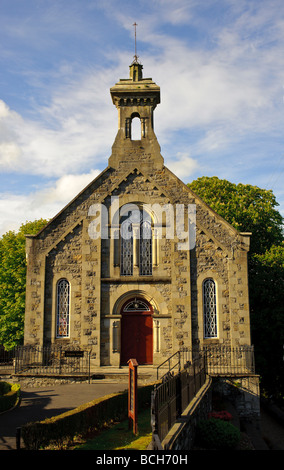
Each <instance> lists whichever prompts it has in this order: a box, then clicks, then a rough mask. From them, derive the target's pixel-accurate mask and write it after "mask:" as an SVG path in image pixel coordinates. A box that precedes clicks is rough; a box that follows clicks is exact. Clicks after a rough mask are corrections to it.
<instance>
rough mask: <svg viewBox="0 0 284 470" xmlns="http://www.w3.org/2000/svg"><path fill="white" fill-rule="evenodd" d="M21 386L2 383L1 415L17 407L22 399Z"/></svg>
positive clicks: (0, 388) (0, 395)
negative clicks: (20, 398)
mask: <svg viewBox="0 0 284 470" xmlns="http://www.w3.org/2000/svg"><path fill="white" fill-rule="evenodd" d="M20 391H21V388H20V385H19V384H11V383H8V382H0V413H2V412H3V411H7V410H9V409H10V408H13V406H15V405H16V403H17V401H18V399H19V397H20Z"/></svg>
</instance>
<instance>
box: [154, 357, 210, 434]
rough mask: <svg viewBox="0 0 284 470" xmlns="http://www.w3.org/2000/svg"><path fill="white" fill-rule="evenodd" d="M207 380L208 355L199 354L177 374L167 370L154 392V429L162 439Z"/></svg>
mask: <svg viewBox="0 0 284 470" xmlns="http://www.w3.org/2000/svg"><path fill="white" fill-rule="evenodd" d="M205 380H206V356H205V354H204V353H201V354H200V355H199V358H198V359H194V360H193V361H192V362H191V363H187V364H186V367H185V368H184V369H183V370H180V371H179V372H177V373H176V374H174V373H173V372H167V373H166V374H165V375H164V376H163V378H162V381H161V383H160V384H156V385H155V386H154V390H153V392H152V404H151V406H152V410H151V416H152V429H153V434H156V435H158V436H159V439H160V441H162V440H163V439H164V437H165V436H166V435H167V433H168V432H169V430H170V428H171V427H172V426H173V424H174V423H175V422H176V420H177V419H178V418H179V416H180V415H181V413H182V412H183V411H184V410H185V408H186V407H187V406H188V404H189V403H190V402H191V400H192V399H193V398H194V397H195V395H196V394H197V392H198V391H199V390H200V388H201V387H202V385H203V384H204V383H205Z"/></svg>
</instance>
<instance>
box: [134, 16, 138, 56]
mask: <svg viewBox="0 0 284 470" xmlns="http://www.w3.org/2000/svg"><path fill="white" fill-rule="evenodd" d="M133 26H134V31H135V55H134V62H138V55H137V51H136V26H138V25H137V23H136V21H135V23H133Z"/></svg>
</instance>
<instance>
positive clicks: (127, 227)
mask: <svg viewBox="0 0 284 470" xmlns="http://www.w3.org/2000/svg"><path fill="white" fill-rule="evenodd" d="M120 248H121V249H120V253H121V260H120V274H121V275H122V276H131V275H132V274H133V230H132V224H131V222H129V220H125V221H124V222H122V224H121V247H120Z"/></svg>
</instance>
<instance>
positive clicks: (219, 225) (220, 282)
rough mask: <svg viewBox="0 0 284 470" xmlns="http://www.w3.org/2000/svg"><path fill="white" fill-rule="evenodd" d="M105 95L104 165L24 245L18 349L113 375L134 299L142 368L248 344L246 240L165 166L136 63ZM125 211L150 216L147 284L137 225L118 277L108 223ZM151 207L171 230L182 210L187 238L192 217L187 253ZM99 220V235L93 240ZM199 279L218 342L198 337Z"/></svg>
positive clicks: (116, 249) (115, 227) (149, 88)
mask: <svg viewBox="0 0 284 470" xmlns="http://www.w3.org/2000/svg"><path fill="white" fill-rule="evenodd" d="M111 96H112V100H113V103H114V105H115V106H116V107H117V110H118V132H117V136H116V139H115V142H114V144H113V147H112V153H111V156H110V158H109V162H108V166H107V167H106V169H105V170H104V171H103V172H102V173H101V174H100V175H99V176H98V177H97V178H96V179H95V180H94V181H92V182H91V183H90V184H89V185H88V186H87V187H86V188H85V189H84V190H83V191H82V192H81V193H80V194H79V195H78V196H77V197H76V198H75V199H74V200H73V201H71V202H70V203H69V204H68V205H67V206H66V207H65V208H64V209H63V210H62V211H61V212H60V213H59V214H57V215H56V216H55V217H54V218H53V219H52V220H51V221H50V222H49V223H48V224H47V226H46V227H45V228H44V229H43V230H41V231H40V232H39V233H38V234H37V235H35V236H27V239H26V252H27V287H26V314H25V345H50V344H52V345H53V344H60V345H63V346H64V347H70V348H77V349H89V350H91V355H92V359H93V363H94V364H95V365H96V366H106V365H109V366H120V365H121V350H122V344H121V336H122V318H123V308H124V306H125V304H126V303H127V302H128V301H129V302H130V301H131V300H133V299H139V300H140V301H143V302H145V305H146V304H147V306H148V307H147V308H148V314H147V315H148V317H149V316H151V322H152V323H151V326H150V328H151V331H150V332H148V333H149V335H150V336H151V342H150V346H147V347H148V348H152V357H151V359H150V360H148V359H147V361H148V362H149V361H150V363H153V364H154V365H158V364H159V363H160V362H162V361H163V360H164V359H166V358H167V357H168V356H170V355H171V354H173V353H174V352H176V351H177V350H178V349H179V348H180V347H182V346H185V347H189V348H192V347H193V346H198V347H202V346H204V345H207V344H212V343H213V344H224V345H227V346H232V347H235V346H239V345H250V324H249V300H248V273H247V253H248V250H249V234H242V233H238V232H237V231H236V230H235V229H234V228H233V227H231V226H230V225H229V224H228V223H227V222H226V221H224V220H223V219H222V218H221V217H220V216H219V215H217V214H216V213H215V212H214V211H213V210H212V209H210V207H208V206H207V205H206V204H205V203H204V202H203V201H202V200H201V199H200V198H199V197H198V196H197V195H195V194H194V193H193V192H192V191H191V190H190V189H189V188H188V187H187V186H186V185H185V184H184V183H183V182H182V181H180V180H179V179H178V178H177V177H176V176H175V175H174V174H173V173H172V172H171V171H170V170H169V169H168V168H167V167H166V166H165V165H164V159H163V157H162V155H161V153H160V146H159V144H158V141H157V138H156V136H155V133H154V126H153V122H154V118H153V115H154V109H155V107H156V106H157V104H159V102H160V89H159V87H158V86H157V85H156V84H155V83H154V82H153V81H152V79H145V78H143V76H142V66H141V65H140V64H138V63H137V62H136V61H134V63H133V64H132V65H131V66H130V77H129V79H126V80H120V81H119V82H118V83H117V84H116V85H115V86H114V87H113V88H111ZM134 118H138V119H139V120H140V123H141V139H139V140H133V139H132V136H131V126H132V121H133V119H134ZM115 204H117V205H115ZM127 204H135V206H136V207H138V208H139V210H140V209H141V208H145V207H146V208H147V210H146V211H148V213H149V215H150V217H151V224H152V227H151V230H152V232H151V233H152V239H151V255H150V256H151V260H150V264H151V267H150V268H151V272H149V273H147V275H145V274H144V275H141V271H140V270H139V262H140V263H141V259H142V257H143V253H142V254H141V252H140V258H139V246H141V240H139V237H138V239H136V238H135V236H134V232H135V230H136V225H135V223H133V224H132V229H133V238H132V241H133V246H132V250H133V251H132V260H131V263H132V265H131V266H132V272H131V274H130V275H122V274H121V263H122V251H121V250H122V245H121V240H120V239H119V238H115V237H116V236H118V237H119V236H120V235H119V234H120V229H121V222H120V219H119V217H118V218H117V217H116V215H117V214H118V213H119V214H120V215H121V214H122V213H123V209H124V208H125V207H126V205H127ZM154 204H155V205H156V206H155V207H159V208H167V211H168V210H169V208H170V209H173V211H174V212H173V214H174V220H175V222H177V221H178V218H177V217H178V216H177V214H178V207H182V208H183V209H184V210H185V215H186V217H185V219H184V220H185V230H188V229H189V226H186V224H187V221H188V220H191V219H188V217H187V211H191V209H192V208H194V209H195V219H194V228H195V233H194V235H190V240H189V243H187V245H186V244H185V245H184V246H183V247H181V245H180V244H181V242H182V236H180V235H179V234H177V233H176V230H175V231H174V235H173V237H172V238H171V237H169V236H168V233H167V227H168V220H169V219H167V215H168V214H167V211H164V212H163V213H161V214H160V217H159V218H157V217H156V212H155V211H154V210H153V205H154ZM95 205H97V206H95ZM99 205H101V206H103V208H104V210H106V211H107V212H106V213H107V215H108V217H109V219H108V223H107V224H106V225H104V224H103V219H102V214H99V215H98V212H97V210H96V208H97V207H99ZM155 217H156V219H155ZM98 220H100V221H101V225H100V228H101V234H102V232H103V234H104V235H103V236H97V235H96V233H97V232H96V231H94V227H95V230H96V229H98V225H97V222H98ZM155 222H157V223H155ZM195 222H196V225H195ZM175 228H176V227H175ZM102 229H103V230H102ZM190 233H191V232H190ZM192 233H193V232H192ZM115 234H116V235H115ZM193 237H195V240H193ZM193 241H194V243H193ZM139 244H140V245H139ZM137 250H138V251H137ZM144 254H145V253H144ZM139 260H140V261H139ZM61 279H65V280H67V282H68V285H69V293H68V296H69V297H68V307H67V309H68V312H67V316H68V318H67V320H66V321H67V322H68V333H67V334H65V335H63V336H60V335H58V334H57V333H56V332H58V330H57V319H58V315H59V313H58V309H59V306H58V305H59V304H58V303H59V293H58V283H59V281H60V280H61ZM206 279H212V280H214V283H215V288H216V292H215V302H216V317H215V320H214V321H215V323H216V328H217V333H216V335H215V336H213V337H206V338H205V337H204V295H203V283H204V281H205V280H206ZM149 312H150V313H149ZM124 313H125V312H124ZM140 313H141V312H140ZM146 313H147V312H146ZM134 314H135V315H138V314H139V312H136V313H135V312H134ZM143 314H145V312H143ZM138 316H139V315H138ZM124 318H129V319H130V317H127V316H125V317H124ZM139 318H140V319H141V318H142V316H139ZM124 324H126V323H124ZM129 324H130V323H129ZM131 324H132V325H133V323H131ZM139 325H140V324H139ZM141 325H142V323H141ZM124 328H125V327H124ZM143 328H144V327H143ZM143 328H141V335H142V340H141V337H139V338H138V336H137V341H138V339H139V341H145V342H146V341H148V340H147V338H146V337H147V335H148V333H143V334H144V336H143V334H142V329H143ZM138 329H140V326H139V327H138ZM134 330H135V328H134V329H133V326H132V331H131V330H127V335H128V338H129V342H131V337H132V334H133V335H135V334H137V332H135V331H134ZM143 331H144V330H143ZM141 335H140V336H141ZM135 352H136V351H135V350H133V351H130V354H131V353H132V354H135ZM142 362H143V361H142ZM148 362H147V363H148Z"/></svg>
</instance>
